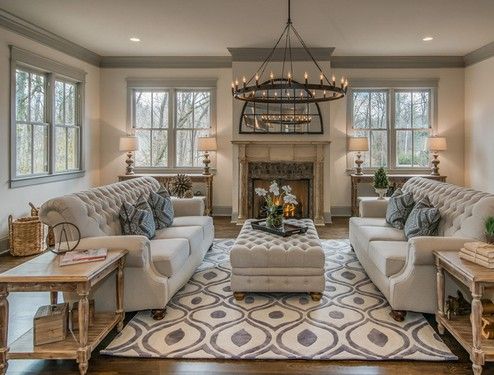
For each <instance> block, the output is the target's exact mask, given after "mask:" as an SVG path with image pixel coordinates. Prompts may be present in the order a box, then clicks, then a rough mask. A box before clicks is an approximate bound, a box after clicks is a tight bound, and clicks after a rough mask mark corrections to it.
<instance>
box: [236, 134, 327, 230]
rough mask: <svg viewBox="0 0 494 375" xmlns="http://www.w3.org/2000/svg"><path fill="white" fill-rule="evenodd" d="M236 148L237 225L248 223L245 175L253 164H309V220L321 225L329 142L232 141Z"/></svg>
mask: <svg viewBox="0 0 494 375" xmlns="http://www.w3.org/2000/svg"><path fill="white" fill-rule="evenodd" d="M232 143H233V144H234V145H236V146H237V147H238V176H239V187H238V217H237V224H243V223H244V222H245V220H246V219H248V215H249V210H248V179H249V176H248V171H249V163H254V162H268V163H269V162H273V163H277V162H293V163H300V162H311V163H313V173H314V176H313V191H314V196H313V204H314V207H313V209H312V212H313V218H312V219H313V220H314V224H316V225H324V184H323V181H324V162H325V160H324V155H325V147H328V146H329V144H330V141H298V140H297V141H296V140H293V141H292V140H289V139H287V140H282V141H267V140H266V141H259V140H245V141H232Z"/></svg>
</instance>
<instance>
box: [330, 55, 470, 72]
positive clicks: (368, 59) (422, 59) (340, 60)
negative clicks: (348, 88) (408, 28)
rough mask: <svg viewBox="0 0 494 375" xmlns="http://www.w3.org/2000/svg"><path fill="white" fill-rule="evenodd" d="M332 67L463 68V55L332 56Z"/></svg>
mask: <svg viewBox="0 0 494 375" xmlns="http://www.w3.org/2000/svg"><path fill="white" fill-rule="evenodd" d="M331 67H332V68H346V69H393V68H397V69H410V68H412V69H417V68H418V69H430V68H464V67H465V62H464V60H463V56H333V57H331Z"/></svg>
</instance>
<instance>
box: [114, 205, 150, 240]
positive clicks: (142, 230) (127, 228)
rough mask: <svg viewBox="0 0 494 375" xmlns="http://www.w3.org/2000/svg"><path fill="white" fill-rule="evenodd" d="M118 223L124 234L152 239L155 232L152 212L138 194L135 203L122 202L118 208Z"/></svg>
mask: <svg viewBox="0 0 494 375" xmlns="http://www.w3.org/2000/svg"><path fill="white" fill-rule="evenodd" d="M119 217H120V225H121V226H122V233H123V234H125V235H140V236H146V237H147V238H149V239H152V238H153V237H154V235H155V232H156V227H155V224H154V219H153V214H152V212H151V208H150V207H149V205H148V203H147V202H146V199H145V198H144V197H143V196H140V197H139V199H138V200H137V202H136V204H135V205H131V204H130V203H127V202H124V203H123V204H122V208H120V213H119Z"/></svg>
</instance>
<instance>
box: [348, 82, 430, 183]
mask: <svg viewBox="0 0 494 375" xmlns="http://www.w3.org/2000/svg"><path fill="white" fill-rule="evenodd" d="M438 87H439V79H437V78H425V79H389V80H385V79H381V80H372V79H352V85H351V87H350V88H349V90H348V94H347V113H346V128H347V137H351V136H353V128H352V120H353V108H352V107H353V99H352V98H353V95H352V94H353V89H356V90H359V89H369V90H387V93H388V94H387V95H388V123H389V126H388V129H387V132H388V167H387V171H388V173H394V174H417V173H429V172H430V168H429V167H414V168H409V167H396V145H395V141H396V130H395V127H394V125H392V124H394V116H395V115H394V111H393V109H392V105H391V104H392V103H393V104H394V99H393V100H391V96H392V95H394V91H395V90H406V89H410V90H414V89H425V90H430V91H431V108H430V111H431V113H430V117H431V128H430V131H431V135H435V134H437V123H438V121H437V118H438ZM346 151H347V152H346V155H347V173H353V172H354V171H355V163H354V158H353V157H352V156H353V155H351V153H350V152H349V151H348V150H346ZM362 169H363V172H364V173H373V172H375V171H376V170H377V167H374V168H362Z"/></svg>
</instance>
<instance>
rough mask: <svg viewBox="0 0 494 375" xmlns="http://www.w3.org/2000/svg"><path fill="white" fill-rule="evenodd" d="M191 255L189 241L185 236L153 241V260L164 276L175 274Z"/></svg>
mask: <svg viewBox="0 0 494 375" xmlns="http://www.w3.org/2000/svg"><path fill="white" fill-rule="evenodd" d="M189 255H190V249H189V242H188V241H187V240H186V239H185V238H175V239H166V240H153V241H151V261H152V262H153V264H154V267H155V268H156V270H157V271H158V272H159V273H161V274H162V275H163V276H168V277H171V276H172V275H175V274H176V273H177V272H178V271H179V270H180V269H181V268H182V267H183V265H184V264H185V262H186V261H187V259H188V258H189Z"/></svg>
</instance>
